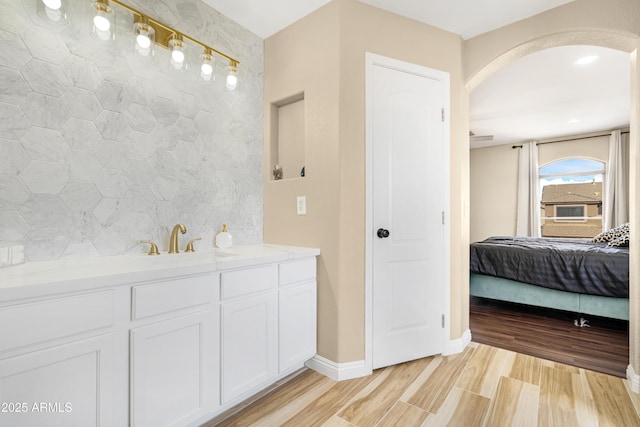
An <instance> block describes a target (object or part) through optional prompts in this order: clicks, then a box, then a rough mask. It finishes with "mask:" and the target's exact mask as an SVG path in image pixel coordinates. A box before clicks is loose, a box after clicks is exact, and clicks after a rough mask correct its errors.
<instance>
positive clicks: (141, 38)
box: [136, 31, 151, 49]
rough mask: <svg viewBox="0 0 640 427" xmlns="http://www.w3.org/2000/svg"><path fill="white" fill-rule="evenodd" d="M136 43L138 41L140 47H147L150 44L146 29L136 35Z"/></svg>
mask: <svg viewBox="0 0 640 427" xmlns="http://www.w3.org/2000/svg"><path fill="white" fill-rule="evenodd" d="M136 43H138V46H140V48H141V49H149V47H150V46H151V39H150V38H149V34H148V33H147V32H146V31H140V34H138V37H136Z"/></svg>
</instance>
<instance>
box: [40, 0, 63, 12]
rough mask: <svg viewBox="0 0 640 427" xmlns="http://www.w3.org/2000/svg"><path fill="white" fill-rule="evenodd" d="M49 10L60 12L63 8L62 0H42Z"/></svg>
mask: <svg viewBox="0 0 640 427" xmlns="http://www.w3.org/2000/svg"><path fill="white" fill-rule="evenodd" d="M42 3H44V5H45V6H47V7H48V8H49V9H53V10H58V9H60V8H61V7H62V0H42Z"/></svg>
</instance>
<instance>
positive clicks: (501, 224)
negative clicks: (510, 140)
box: [470, 145, 519, 242]
mask: <svg viewBox="0 0 640 427" xmlns="http://www.w3.org/2000/svg"><path fill="white" fill-rule="evenodd" d="M518 153H519V150H517V149H513V148H511V145H497V146H494V147H486V148H476V149H474V150H471V160H470V164H471V168H470V169H471V215H470V216H471V241H472V242H478V241H480V240H484V239H486V238H487V237H491V236H514V235H515V234H516V206H517V196H518Z"/></svg>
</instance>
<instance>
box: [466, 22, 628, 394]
mask: <svg viewBox="0 0 640 427" xmlns="http://www.w3.org/2000/svg"><path fill="white" fill-rule="evenodd" d="M594 40H598V41H599V42H600V43H599V44H598V45H600V46H605V47H609V48H611V49H617V50H619V51H620V52H624V53H627V54H630V59H631V61H629V62H630V63H631V72H632V75H631V81H632V88H631V91H630V93H631V97H632V102H631V111H630V127H631V130H632V132H634V133H635V132H636V131H637V126H638V120H639V119H640V115H639V111H638V103H637V102H636V101H637V99H638V97H637V93H638V89H637V88H638V87H639V86H638V84H637V82H638V78H640V74H638V63H639V62H638V51H637V50H636V49H637V48H638V47H640V44H638V42H637V39H635V38H632V37H627V36H624V35H620V36H618V35H616V36H615V37H613V36H611V34H609V33H607V32H601V33H599V32H598V31H595V32H592V33H587V32H584V33H572V32H567V33H564V34H563V33H556V34H553V35H551V34H550V35H547V36H546V37H539V38H537V39H535V40H528V41H527V40H520V41H519V42H518V46H517V47H514V48H513V49H512V50H510V51H506V52H505V53H504V54H503V55H501V56H499V57H497V58H492V59H491V60H490V61H489V62H487V63H485V64H484V66H482V67H481V71H480V72H478V73H476V75H475V76H472V77H471V78H469V79H468V80H467V83H466V87H467V89H468V90H469V91H473V90H474V89H475V88H477V86H478V85H479V83H480V82H481V81H484V80H485V79H486V78H487V77H488V76H490V75H492V74H494V73H495V72H496V71H498V70H499V69H501V68H503V67H504V66H505V65H507V64H509V63H511V62H514V61H515V60H517V59H518V58H520V57H522V56H523V55H526V54H529V53H533V52H537V51H541V50H545V49H547V48H549V47H554V46H565V45H577V44H585V45H588V44H590V42H593V41H594ZM625 66H628V65H625ZM532 72H534V71H533V70H532ZM634 86H635V88H634ZM633 145H634V143H633V142H632V151H633V150H637V146H636V147H633ZM513 151H514V150H511V149H510V147H509V150H505V151H504V153H503V154H505V157H507V156H509V155H511V156H513V154H512V153H513ZM632 158H633V157H632ZM494 161H495V160H494ZM503 164H507V161H506V160H503ZM637 167H638V164H637V162H636V161H634V160H632V161H631V162H630V169H631V170H632V171H634V170H636V171H637ZM634 173H637V172H632V176H633V174H634ZM472 182H473V176H472ZM634 184H635V183H634V182H630V185H631V187H630V198H631V200H632V201H633V200H636V201H637V197H638V196H637V192H638V191H637V185H634ZM471 194H472V198H473V192H472V193H471ZM476 198H478V196H476ZM634 206H637V203H636V204H635V205H634V203H633V202H632V203H630V209H631V212H633V211H634ZM494 211H497V212H504V210H499V209H495V207H494ZM473 215H474V214H473V212H472V217H473ZM477 217H478V215H477V214H476V218H477ZM632 217H633V214H632ZM505 223H506V221H503V224H505ZM472 225H473V223H472ZM473 233H474V232H473V230H472V231H471V234H472V239H471V241H476V240H479V238H477V237H478V235H479V233H477V232H476V238H475V239H474V237H473ZM498 233H499V232H498ZM493 234H496V232H493ZM502 234H504V233H502ZM632 237H633V236H632ZM632 240H633V241H635V239H634V238H632ZM632 246H633V242H632ZM631 252H632V258H633V252H634V250H632V251H631ZM630 270H631V280H630V293H631V295H634V294H637V290H636V288H637V281H636V280H635V279H634V273H636V274H635V277H639V276H638V274H637V267H636V266H634V264H633V263H631V265H630ZM635 301H637V299H635V298H632V299H631V301H630V322H629V326H630V329H631V331H630V344H631V345H630V358H629V359H630V360H629V362H630V364H629V369H628V371H627V377H628V378H629V379H630V380H631V385H632V388H633V389H634V391H636V392H638V390H640V385H639V384H640V375H637V374H636V372H640V369H638V368H637V367H638V366H640V362H638V360H639V359H640V357H638V354H640V352H638V350H637V349H638V348H640V346H639V345H638V342H637V341H638V340H637V331H636V327H635V324H637V322H636V321H635V319H636V318H637V313H638V309H637V307H636V305H637V304H635Z"/></svg>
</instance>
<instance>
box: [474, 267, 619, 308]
mask: <svg viewBox="0 0 640 427" xmlns="http://www.w3.org/2000/svg"><path fill="white" fill-rule="evenodd" d="M469 293H470V295H473V296H476V297H482V298H489V299H495V300H500V301H509V302H515V303H519V304H527V305H533V306H538V307H545V308H553V309H556V310H565V311H572V312H574V313H577V314H591V315H593V316H602V317H609V318H613V319H620V320H629V299H628V298H612V297H601V296H595V295H587V294H576V293H572V292H565V291H558V290H555V289H548V288H543V287H540V286H535V285H530V284H528V283H522V282H516V281H513V280H509V279H503V278H500V277H494V276H485V275H484V274H476V273H471V274H470V277H469Z"/></svg>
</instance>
